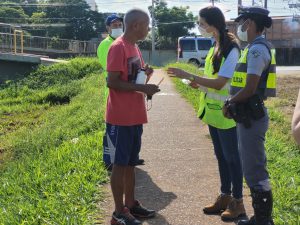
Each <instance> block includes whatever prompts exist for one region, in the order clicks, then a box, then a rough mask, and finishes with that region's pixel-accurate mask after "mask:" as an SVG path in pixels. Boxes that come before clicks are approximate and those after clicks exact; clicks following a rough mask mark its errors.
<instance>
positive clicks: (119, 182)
mask: <svg viewBox="0 0 300 225" xmlns="http://www.w3.org/2000/svg"><path fill="white" fill-rule="evenodd" d="M126 168H127V166H118V165H113V169H112V173H111V177H110V186H111V190H112V193H113V197H114V201H115V212H116V213H117V214H119V213H121V212H122V211H123V208H124V203H123V194H124V180H125V179H124V178H125V171H126Z"/></svg>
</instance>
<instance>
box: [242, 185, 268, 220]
mask: <svg viewBox="0 0 300 225" xmlns="http://www.w3.org/2000/svg"><path fill="white" fill-rule="evenodd" d="M251 196H252V206H253V209H254V216H253V217H251V219H250V220H242V221H239V223H238V225H274V222H273V220H272V208H273V197H272V191H257V190H254V189H251Z"/></svg>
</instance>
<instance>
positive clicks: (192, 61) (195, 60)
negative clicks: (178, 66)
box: [188, 59, 200, 67]
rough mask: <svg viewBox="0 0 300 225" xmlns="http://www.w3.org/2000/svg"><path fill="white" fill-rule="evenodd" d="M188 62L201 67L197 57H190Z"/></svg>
mask: <svg viewBox="0 0 300 225" xmlns="http://www.w3.org/2000/svg"><path fill="white" fill-rule="evenodd" d="M188 63H189V64H193V65H195V66H197V67H200V62H199V61H198V60H197V59H190V60H189V62H188Z"/></svg>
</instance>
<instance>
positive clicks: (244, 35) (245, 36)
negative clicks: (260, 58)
mask: <svg viewBox="0 0 300 225" xmlns="http://www.w3.org/2000/svg"><path fill="white" fill-rule="evenodd" d="M247 21H248V20H246V21H245V22H244V23H243V24H240V25H239V26H238V28H237V36H238V38H239V39H240V40H241V41H245V42H247V41H248V34H247V30H248V27H247V29H245V30H244V31H243V29H242V28H243V26H244V24H245V23H246V22H247Z"/></svg>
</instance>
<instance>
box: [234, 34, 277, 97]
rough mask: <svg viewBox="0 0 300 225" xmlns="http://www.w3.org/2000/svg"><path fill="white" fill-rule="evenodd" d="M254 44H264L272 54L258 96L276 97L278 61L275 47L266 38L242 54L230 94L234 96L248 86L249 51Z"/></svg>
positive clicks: (257, 92) (258, 88)
mask: <svg viewBox="0 0 300 225" xmlns="http://www.w3.org/2000/svg"><path fill="white" fill-rule="evenodd" d="M254 44H263V45H265V46H266V47H267V48H268V49H269V50H270V54H271V64H270V67H269V68H268V69H267V70H266V71H264V72H263V73H262V75H261V79H260V82H259V84H258V87H257V91H256V94H259V95H260V96H261V97H263V98H267V97H275V96H276V59H275V54H276V52H275V49H274V47H273V46H272V45H271V44H270V43H269V42H268V41H267V40H266V39H264V38H260V39H258V40H256V41H254V42H253V43H252V44H251V45H249V47H246V48H245V50H244V51H243V52H242V55H241V57H240V59H239V62H238V63H237V65H236V68H235V72H234V75H233V78H232V80H231V88H230V94H231V95H234V94H236V93H237V92H239V91H240V90H241V89H242V88H244V87H245V86H246V80H247V56H248V52H249V49H250V47H251V46H252V45H254Z"/></svg>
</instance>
